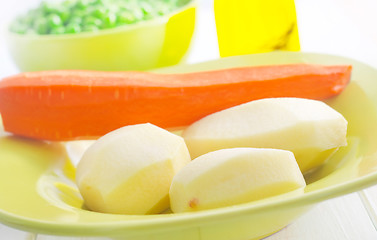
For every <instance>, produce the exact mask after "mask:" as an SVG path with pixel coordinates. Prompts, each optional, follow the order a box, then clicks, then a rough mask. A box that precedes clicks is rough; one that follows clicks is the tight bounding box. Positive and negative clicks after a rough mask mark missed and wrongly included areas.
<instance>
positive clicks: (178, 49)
mask: <svg viewBox="0 0 377 240" xmlns="http://www.w3.org/2000/svg"><path fill="white" fill-rule="evenodd" d="M187 2H188V3H187V4H186V5H185V6H183V7H182V8H180V9H177V10H176V11H175V12H173V13H171V14H168V15H166V16H162V17H159V18H156V19H152V20H149V21H143V22H139V23H136V24H132V25H129V26H121V27H116V28H113V29H108V30H101V31H98V32H95V33H79V34H66V35H23V34H16V33H12V32H9V31H8V32H7V34H6V35H7V43H8V46H9V50H10V54H11V56H12V58H13V60H14V62H15V63H16V65H17V66H18V67H19V69H20V70H21V71H41V70H55V69H86V70H103V71H123V70H146V69H152V68H158V67H163V66H169V65H174V64H177V63H179V62H180V61H181V60H182V59H183V58H184V56H185V54H186V53H187V51H188V49H189V46H190V42H191V39H192V35H193V32H194V27H195V10H196V0H187Z"/></svg>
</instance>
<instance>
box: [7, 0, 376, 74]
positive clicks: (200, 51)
mask: <svg viewBox="0 0 377 240" xmlns="http://www.w3.org/2000/svg"><path fill="white" fill-rule="evenodd" d="M39 3H40V0H13V1H1V2H0V20H1V21H0V29H1V30H2V31H1V35H0V77H4V76H7V75H11V74H14V73H17V72H19V70H18V69H17V67H16V66H15V64H14V63H13V61H12V59H11V57H10V54H9V51H8V50H7V46H6V42H5V41H6V40H5V31H6V26H7V24H8V23H9V21H11V19H13V18H14V17H15V16H17V15H19V14H21V13H23V12H25V11H26V10H28V9H30V8H32V7H36V6H38V4H39ZM198 3H199V6H198V10H197V24H196V29H195V34H194V38H193V40H192V44H191V48H190V51H189V53H188V57H187V60H186V61H187V62H188V63H196V62H202V61H206V60H210V59H216V58H218V57H219V51H218V43H217V35H216V27H215V20H214V13H213V0H198ZM295 4H296V12H297V19H298V29H299V38H300V44H301V51H305V52H317V53H329V54H336V55H341V56H346V57H351V58H354V59H357V60H359V61H362V62H364V63H367V64H370V65H372V66H375V67H377V30H376V28H375V23H376V22H377V15H376V14H375V12H376V10H377V1H375V0H316V1H313V0H296V1H295Z"/></svg>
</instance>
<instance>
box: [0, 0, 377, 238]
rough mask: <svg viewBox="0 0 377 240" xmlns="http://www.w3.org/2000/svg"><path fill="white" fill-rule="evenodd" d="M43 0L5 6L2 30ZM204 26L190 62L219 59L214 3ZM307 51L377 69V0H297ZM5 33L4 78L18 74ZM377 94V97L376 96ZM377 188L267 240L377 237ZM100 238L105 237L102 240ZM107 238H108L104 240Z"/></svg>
mask: <svg viewBox="0 0 377 240" xmlns="http://www.w3.org/2000/svg"><path fill="white" fill-rule="evenodd" d="M37 3H38V0H13V1H6V0H2V1H1V2H0V27H4V24H5V23H6V22H7V21H8V20H9V19H11V18H12V17H13V16H14V15H15V14H17V13H19V12H22V10H24V9H27V8H28V7H29V6H35V5H36V4H37ZM199 3H200V8H199V12H198V25H197V30H196V35H195V39H194V41H193V46H192V49H191V53H190V55H189V56H188V60H187V61H188V62H189V63H195V62H201V61H206V60H211V59H216V58H218V57H219V54H218V46H217V41H216V30H215V26H214V19H213V12H212V11H211V10H212V7H213V6H212V4H213V3H212V1H211V0H199ZM296 10H297V15H298V22H299V34H300V42H301V49H302V51H305V52H316V53H329V54H336V55H341V56H346V57H351V58H354V59H357V60H359V61H362V62H364V63H367V64H369V65H371V66H374V67H376V68H377V27H376V24H377V1H376V0H316V1H313V0H296ZM17 72H18V70H17V68H16V67H15V65H14V64H13V63H12V60H11V59H10V57H9V55H8V52H7V50H6V46H5V41H4V38H3V34H0V78H2V77H4V76H7V75H11V74H14V73H17ZM376 94H377V93H376ZM376 228H377V186H375V187H371V188H369V189H365V190H363V191H360V192H357V193H352V194H349V195H346V196H343V197H339V198H336V199H331V200H327V201H325V202H322V203H319V204H318V205H317V206H316V207H315V208H313V209H312V210H311V211H309V212H308V213H306V214H305V215H303V216H302V217H301V218H299V219H297V220H296V221H295V222H293V223H292V224H290V225H289V226H287V227H286V228H284V229H283V230H281V231H279V232H278V233H275V234H274V235H272V236H270V237H267V238H266V240H283V239H284V240H287V239H289V240H318V239H321V240H359V239H360V240H374V239H377V231H376ZM21 239H22V240H47V239H49V240H78V239H81V240H83V239H93V238H74V237H61V236H60V237H58V236H44V235H39V234H35V233H33V234H31V233H26V232H22V231H19V230H16V229H12V228H9V227H7V226H5V225H1V224H0V240H21ZM96 239H100V238H96ZM102 239H104V238H102Z"/></svg>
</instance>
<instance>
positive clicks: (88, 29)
mask: <svg viewBox="0 0 377 240" xmlns="http://www.w3.org/2000/svg"><path fill="white" fill-rule="evenodd" d="M98 30H99V28H98V26H96V25H94V24H89V25H86V26H84V27H83V29H82V31H83V32H95V31H98Z"/></svg>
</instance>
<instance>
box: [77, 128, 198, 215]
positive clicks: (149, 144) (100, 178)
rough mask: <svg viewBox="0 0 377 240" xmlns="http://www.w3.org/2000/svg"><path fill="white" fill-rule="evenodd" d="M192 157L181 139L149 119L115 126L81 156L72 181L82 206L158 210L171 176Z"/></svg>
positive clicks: (121, 210) (110, 210)
mask: <svg viewBox="0 0 377 240" xmlns="http://www.w3.org/2000/svg"><path fill="white" fill-rule="evenodd" d="M190 161H191V158H190V155H189V152H188V150H187V147H186V144H185V142H184V140H183V138H181V137H179V136H177V135H174V134H172V133H170V132H168V131H166V130H163V129H161V128H159V127H156V126H154V125H152V124H139V125H132V126H127V127H123V128H120V129H118V130H115V131H113V132H111V133H109V134H107V135H105V136H103V137H101V138H100V139H98V140H97V141H96V142H95V143H94V144H93V145H92V146H91V147H90V148H89V149H88V150H87V151H86V152H85V153H84V155H83V157H82V159H81V161H80V162H79V164H78V167H77V173H76V176H77V177H76V180H77V184H78V187H79V190H80V193H81V194H82V196H83V198H84V200H85V205H86V206H87V207H88V208H89V209H91V210H93V211H98V212H105V213H121V214H153V213H160V212H161V211H163V210H165V209H167V208H168V207H169V196H168V193H169V188H170V185H171V181H172V179H173V176H174V175H175V174H176V173H177V172H178V171H179V170H180V169H181V168H182V167H183V166H185V165H186V164H187V163H188V162H190Z"/></svg>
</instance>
